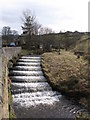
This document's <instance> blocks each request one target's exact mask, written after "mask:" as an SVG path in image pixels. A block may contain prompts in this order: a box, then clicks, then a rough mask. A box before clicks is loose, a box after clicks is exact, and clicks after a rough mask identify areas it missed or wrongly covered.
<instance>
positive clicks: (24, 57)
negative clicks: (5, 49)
mask: <svg viewBox="0 0 90 120" xmlns="http://www.w3.org/2000/svg"><path fill="white" fill-rule="evenodd" d="M21 58H22V59H41V57H35V56H32V57H31V56H23V57H21Z"/></svg>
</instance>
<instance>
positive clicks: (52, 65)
mask: <svg viewBox="0 0 90 120" xmlns="http://www.w3.org/2000/svg"><path fill="white" fill-rule="evenodd" d="M42 68H43V71H44V74H45V76H46V77H47V79H48V82H49V83H50V84H51V86H52V87H53V88H54V89H56V90H58V91H60V92H61V93H62V94H66V95H68V96H70V97H72V98H74V99H75V100H76V101H77V102H78V103H79V104H81V105H82V106H84V107H85V108H88V100H89V91H90V90H89V86H88V63H87V61H84V60H83V59H82V58H79V59H78V58H77V56H75V55H74V54H73V53H71V52H66V51H61V54H60V55H59V54H58V53H57V52H50V53H44V54H43V55H42Z"/></svg>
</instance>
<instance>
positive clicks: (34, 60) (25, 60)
mask: <svg viewBox="0 0 90 120" xmlns="http://www.w3.org/2000/svg"><path fill="white" fill-rule="evenodd" d="M19 61H23V62H40V61H41V60H40V59H28V58H27V59H19Z"/></svg>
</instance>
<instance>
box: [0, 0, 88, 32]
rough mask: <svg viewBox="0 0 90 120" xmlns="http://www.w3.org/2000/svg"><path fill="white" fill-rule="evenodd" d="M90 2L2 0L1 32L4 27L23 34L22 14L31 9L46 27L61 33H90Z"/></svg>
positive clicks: (0, 13)
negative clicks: (89, 26)
mask: <svg viewBox="0 0 90 120" xmlns="http://www.w3.org/2000/svg"><path fill="white" fill-rule="evenodd" d="M88 1H89V0H0V30H1V28H2V27H3V26H10V27H11V28H12V29H15V30H17V31H18V32H19V33H22V30H21V25H22V21H21V17H22V12H23V11H25V10H26V9H30V10H31V11H32V13H34V14H35V15H36V17H37V21H38V22H39V23H40V24H42V25H43V26H44V27H49V28H52V29H53V30H54V31H55V32H60V31H67V30H68V31H76V30H77V31H84V32H86V31H88Z"/></svg>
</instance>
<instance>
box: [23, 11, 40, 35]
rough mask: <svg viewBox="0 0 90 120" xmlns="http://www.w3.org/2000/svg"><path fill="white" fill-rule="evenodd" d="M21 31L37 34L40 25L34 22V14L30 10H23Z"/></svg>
mask: <svg viewBox="0 0 90 120" xmlns="http://www.w3.org/2000/svg"><path fill="white" fill-rule="evenodd" d="M22 21H23V26H21V27H22V30H23V33H26V34H27V35H32V34H38V29H39V28H40V25H39V24H38V23H37V22H36V16H35V15H33V14H32V13H31V11H30V10H26V11H24V12H23V18H22Z"/></svg>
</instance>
